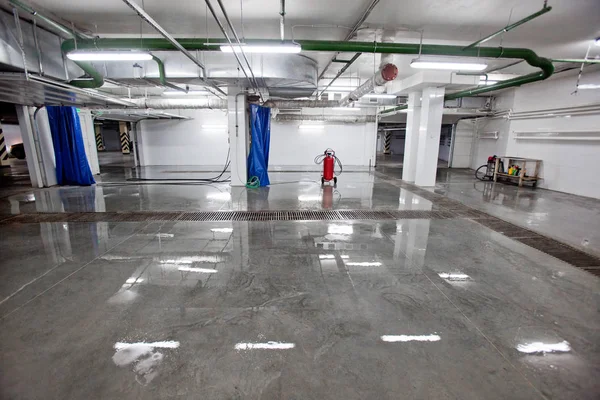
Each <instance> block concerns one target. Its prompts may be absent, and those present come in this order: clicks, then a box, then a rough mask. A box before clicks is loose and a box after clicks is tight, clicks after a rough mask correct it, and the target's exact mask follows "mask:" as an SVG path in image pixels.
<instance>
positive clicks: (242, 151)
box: [227, 87, 248, 186]
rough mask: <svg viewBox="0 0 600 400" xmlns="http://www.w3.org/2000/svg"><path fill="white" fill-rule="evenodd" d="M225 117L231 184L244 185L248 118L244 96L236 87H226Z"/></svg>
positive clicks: (245, 180) (246, 176)
mask: <svg viewBox="0 0 600 400" xmlns="http://www.w3.org/2000/svg"><path fill="white" fill-rule="evenodd" d="M228 93H229V95H228V96H227V111H228V114H227V118H228V127H229V148H230V158H231V186H245V185H246V182H247V180H248V172H247V160H248V119H247V113H246V96H245V93H243V92H242V90H241V89H240V88H238V87H230V88H228Z"/></svg>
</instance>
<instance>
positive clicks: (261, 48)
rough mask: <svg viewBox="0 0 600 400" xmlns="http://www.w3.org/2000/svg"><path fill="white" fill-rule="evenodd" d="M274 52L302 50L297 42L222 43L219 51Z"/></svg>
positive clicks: (282, 52) (288, 52) (284, 52)
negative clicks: (269, 43)
mask: <svg viewBox="0 0 600 400" xmlns="http://www.w3.org/2000/svg"><path fill="white" fill-rule="evenodd" d="M242 50H244V53H276V54H295V53H300V51H302V47H300V45H297V44H273V45H268V44H242V45H237V44H234V45H223V46H221V51H222V52H224V53H233V52H236V53H241V52H242Z"/></svg>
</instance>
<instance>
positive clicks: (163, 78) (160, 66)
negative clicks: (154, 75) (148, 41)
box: [152, 55, 188, 93]
mask: <svg viewBox="0 0 600 400" xmlns="http://www.w3.org/2000/svg"><path fill="white" fill-rule="evenodd" d="M152 59H153V60H154V61H155V62H156V64H157V65H158V79H159V81H160V84H161V85H163V86H166V87H168V88H171V89H174V90H178V91H180V92H184V93H187V92H188V91H187V89H183V88H180V87H179V86H177V85H173V84H172V83H169V82H167V76H166V73H165V64H164V63H163V62H162V60H161V59H160V58H158V57H156V56H155V55H152Z"/></svg>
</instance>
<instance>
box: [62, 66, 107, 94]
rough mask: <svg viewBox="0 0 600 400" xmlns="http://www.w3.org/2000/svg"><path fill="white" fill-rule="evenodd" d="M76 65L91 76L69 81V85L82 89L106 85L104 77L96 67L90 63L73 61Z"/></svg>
mask: <svg viewBox="0 0 600 400" xmlns="http://www.w3.org/2000/svg"><path fill="white" fill-rule="evenodd" d="M73 62H74V63H75V65H77V66H78V67H79V68H81V69H82V70H83V72H85V73H86V74H88V75H89V76H90V77H89V78H79V79H73V80H71V81H69V85H71V86H75V87H78V88H81V89H97V88H99V87H101V86H102V85H104V77H103V76H102V75H101V74H100V73H99V72H98V71H97V70H96V68H94V66H93V65H92V64H90V63H86V62H81V61H73Z"/></svg>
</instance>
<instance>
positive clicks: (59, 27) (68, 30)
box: [10, 0, 94, 39]
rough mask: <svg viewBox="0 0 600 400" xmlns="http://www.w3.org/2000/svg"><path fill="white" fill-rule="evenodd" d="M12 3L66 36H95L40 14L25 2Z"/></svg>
mask: <svg viewBox="0 0 600 400" xmlns="http://www.w3.org/2000/svg"><path fill="white" fill-rule="evenodd" d="M10 4H12V5H14V6H16V7H19V8H20V9H21V10H23V11H25V12H26V13H28V14H31V15H32V16H35V17H36V18H38V19H39V20H41V21H44V22H45V23H46V24H47V25H49V26H51V27H52V28H54V29H55V30H57V31H58V32H60V33H62V34H63V35H64V36H66V37H68V38H72V37H73V36H74V35H77V36H78V37H81V38H84V39H93V38H94V37H93V36H92V35H88V34H87V33H85V32H82V31H80V30H79V29H75V30H73V29H71V28H68V27H66V26H64V25H63V24H61V23H59V22H56V21H54V20H53V19H52V18H50V17H46V16H45V15H43V14H40V13H39V12H38V11H36V10H35V9H33V8H32V7H30V6H28V5H27V4H25V3H22V2H20V1H19V0H10Z"/></svg>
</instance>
